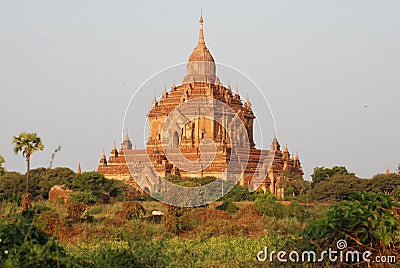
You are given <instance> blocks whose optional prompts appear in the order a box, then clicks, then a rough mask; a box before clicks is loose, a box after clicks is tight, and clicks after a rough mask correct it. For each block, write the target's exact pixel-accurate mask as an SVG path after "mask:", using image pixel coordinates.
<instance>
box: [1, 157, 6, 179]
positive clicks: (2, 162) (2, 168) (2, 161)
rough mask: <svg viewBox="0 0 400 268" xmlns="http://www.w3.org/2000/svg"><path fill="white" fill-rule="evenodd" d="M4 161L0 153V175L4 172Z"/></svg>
mask: <svg viewBox="0 0 400 268" xmlns="http://www.w3.org/2000/svg"><path fill="white" fill-rule="evenodd" d="M4 162H6V160H4V157H2V156H1V155H0V175H1V174H3V172H4V167H3V164H4Z"/></svg>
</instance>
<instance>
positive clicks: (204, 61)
mask: <svg viewBox="0 0 400 268" xmlns="http://www.w3.org/2000/svg"><path fill="white" fill-rule="evenodd" d="M196 98H208V99H215V100H218V101H219V102H221V103H224V104H226V105H227V106H229V107H230V109H231V110H233V111H234V113H236V114H237V116H238V117H239V118H240V120H241V121H242V123H243V125H244V126H245V131H246V132H247V136H248V139H247V140H246V141H245V142H244V141H243V143H246V145H247V146H248V148H249V158H248V162H247V166H246V167H245V171H244V174H243V176H242V177H241V178H239V183H240V184H241V185H246V186H247V187H250V188H251V187H252V184H254V181H255V178H256V177H257V179H258V180H261V181H258V182H259V183H257V184H256V185H257V187H258V189H259V190H262V191H264V192H266V191H270V192H271V193H273V194H274V195H276V196H279V197H282V196H283V189H278V187H277V185H278V184H279V181H280V180H281V179H282V176H283V175H282V171H289V172H290V173H291V174H293V175H300V176H302V175H303V171H302V167H301V163H300V161H299V157H298V155H296V157H295V158H294V157H293V156H291V155H290V153H289V151H288V148H287V146H286V148H285V150H284V151H283V152H282V151H281V148H280V144H279V142H278V140H277V138H276V136H274V139H273V141H272V143H271V147H270V149H269V150H262V149H257V148H256V146H255V143H254V140H253V121H254V119H255V115H254V113H253V110H252V107H251V103H250V101H249V99H248V98H247V100H246V101H242V99H241V97H240V96H239V93H238V91H237V90H236V92H235V93H233V92H232V89H231V87H230V85H229V84H228V85H227V86H224V85H223V84H222V83H221V81H220V80H219V78H218V77H217V75H216V66H215V62H214V58H213V57H212V55H211V53H210V51H209V50H208V48H207V47H206V45H205V42H204V35H203V19H202V17H200V33H199V39H198V43H197V46H196V47H195V48H194V50H193V52H192V54H191V55H190V57H189V59H188V63H187V74H186V76H185V77H184V79H183V83H182V84H181V85H177V86H176V85H173V86H172V88H171V89H170V90H169V91H167V89H166V88H164V92H163V94H162V97H161V99H160V100H157V99H156V98H154V100H153V103H152V106H151V108H150V111H149V113H148V120H149V128H150V129H149V137H148V141H147V145H146V149H142V150H137V149H135V150H132V143H131V141H130V140H129V137H128V133H126V135H125V138H124V140H123V142H122V144H121V145H122V146H121V149H120V150H119V151H118V150H117V147H116V145H115V143H114V148H113V149H112V151H111V155H110V157H109V159H108V160H107V158H106V156H105V154H104V152H103V155H102V157H101V161H100V165H99V167H98V171H99V172H101V173H103V174H104V175H105V176H106V177H107V178H109V179H118V180H123V181H125V182H127V183H129V184H132V185H135V186H137V184H136V181H138V180H140V182H141V185H142V186H143V185H147V186H146V188H147V189H145V190H146V191H148V192H151V191H155V189H156V185H155V184H156V183H154V182H150V181H148V182H144V180H146V177H145V176H143V175H142V173H141V172H136V173H135V172H131V171H130V170H129V168H128V166H127V164H126V161H125V160H126V157H125V156H127V155H128V153H129V154H133V153H134V155H135V157H136V158H135V159H136V160H138V159H139V160H138V161H135V163H139V165H140V163H145V162H146V161H140V159H143V160H145V159H149V160H150V161H151V165H152V166H153V167H154V169H155V171H154V170H153V171H151V170H149V169H148V168H147V167H146V166H145V165H143V166H142V167H141V168H142V170H143V171H146V172H153V173H154V172H156V173H157V176H160V177H165V176H167V175H168V174H173V175H177V176H180V177H182V178H190V177H203V176H214V177H217V178H220V177H222V175H223V173H224V170H225V169H226V167H227V165H228V163H229V161H230V156H231V140H230V137H229V135H228V133H227V131H226V130H225V129H224V127H222V126H221V124H219V123H217V122H216V121H215V120H212V119H210V118H201V117H200V118H197V119H195V120H192V121H190V122H188V123H186V124H185V125H184V127H182V129H181V130H180V131H176V132H174V133H173V134H171V135H172V136H171V137H168V138H171V139H172V140H173V147H176V148H179V151H180V152H181V153H182V155H184V156H185V157H186V158H187V159H189V160H196V159H199V157H200V154H201V153H203V151H202V152H200V150H199V146H200V143H201V142H202V140H203V139H206V138H207V139H211V140H212V141H214V142H215V146H216V153H215V158H214V160H213V162H212V164H211V165H209V166H208V167H207V168H205V169H203V170H199V171H187V170H183V169H180V168H178V167H176V166H174V165H173V164H171V163H170V161H168V158H167V157H166V155H165V153H164V151H163V148H162V145H161V143H162V140H163V138H165V137H162V135H163V134H162V133H163V132H162V127H163V124H164V123H165V120H166V118H167V116H168V115H169V114H170V113H171V111H172V110H174V108H175V107H177V106H178V105H180V104H182V103H184V102H187V101H189V100H192V99H196ZM215 116H216V117H217V116H218V117H219V119H220V120H221V122H224V120H225V121H227V119H226V117H225V115H224V114H223V115H221V114H219V115H218V114H217V113H216V114H215ZM261 159H269V160H270V161H266V162H265V163H264V164H262V163H263V162H260V161H261ZM267 162H268V164H266V163H267ZM260 163H261V165H260ZM139 170H140V169H139ZM142 188H143V187H142Z"/></svg>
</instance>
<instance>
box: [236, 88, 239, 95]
mask: <svg viewBox="0 0 400 268" xmlns="http://www.w3.org/2000/svg"><path fill="white" fill-rule="evenodd" d="M236 95H239V88H238V86H236Z"/></svg>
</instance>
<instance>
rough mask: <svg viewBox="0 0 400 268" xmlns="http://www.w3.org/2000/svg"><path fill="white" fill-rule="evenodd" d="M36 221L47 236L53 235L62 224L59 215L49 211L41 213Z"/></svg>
mask: <svg viewBox="0 0 400 268" xmlns="http://www.w3.org/2000/svg"><path fill="white" fill-rule="evenodd" d="M36 221H37V222H38V224H39V225H41V228H40V229H41V231H42V232H43V233H45V234H46V235H48V236H51V235H53V234H54V233H55V232H56V231H57V229H58V228H60V227H61V226H62V224H63V223H62V221H61V220H60V217H59V216H58V215H57V214H55V213H53V212H51V211H46V212H43V213H41V214H40V215H39V216H37V218H36Z"/></svg>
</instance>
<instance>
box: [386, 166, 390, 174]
mask: <svg viewBox="0 0 400 268" xmlns="http://www.w3.org/2000/svg"><path fill="white" fill-rule="evenodd" d="M386 175H390V169H389V168H388V167H387V168H386Z"/></svg>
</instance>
